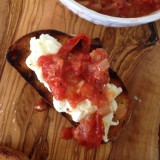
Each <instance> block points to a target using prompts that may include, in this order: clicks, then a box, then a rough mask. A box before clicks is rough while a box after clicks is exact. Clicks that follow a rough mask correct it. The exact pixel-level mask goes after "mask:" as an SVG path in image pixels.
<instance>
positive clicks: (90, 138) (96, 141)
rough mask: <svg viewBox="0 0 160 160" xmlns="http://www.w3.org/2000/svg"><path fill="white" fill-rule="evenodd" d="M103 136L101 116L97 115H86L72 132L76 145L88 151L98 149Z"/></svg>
mask: <svg viewBox="0 0 160 160" xmlns="http://www.w3.org/2000/svg"><path fill="white" fill-rule="evenodd" d="M103 135H104V125H103V123H102V116H101V115H99V114H91V115H88V117H87V118H85V119H84V120H82V121H81V122H80V124H79V125H78V127H77V128H75V129H74V131H73V136H74V138H75V139H77V141H78V143H79V144H80V145H82V146H85V147H87V148H88V149H90V148H93V147H98V146H99V145H100V144H101V142H102V138H103Z"/></svg>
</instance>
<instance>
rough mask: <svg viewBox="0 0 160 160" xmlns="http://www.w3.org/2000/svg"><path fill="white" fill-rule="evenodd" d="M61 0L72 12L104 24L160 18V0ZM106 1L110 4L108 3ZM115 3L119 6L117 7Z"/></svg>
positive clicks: (110, 24) (126, 24)
mask: <svg viewBox="0 0 160 160" xmlns="http://www.w3.org/2000/svg"><path fill="white" fill-rule="evenodd" d="M60 1H61V2H62V3H63V4H64V5H65V6H66V7H67V8H68V9H70V10H71V11H72V12H74V13H75V14H77V15H78V16H80V17H81V18H84V19H85V20H87V21H90V22H93V23H95V24H99V25H104V26H110V27H129V26H136V25H141V24H145V23H149V22H153V21H156V20H159V19H160V0H141V1H139V0H134V1H133V0H130V1H129V0H118V1H115V0H60ZM132 1H133V2H132ZM122 2H123V3H122ZM98 3H101V4H98ZM106 3H110V4H109V5H108V4H107V5H106ZM125 3H126V4H125ZM115 4H116V7H117V8H116V7H115ZM125 5H126V6H125ZM136 5H137V6H136ZM138 5H139V6H138ZM130 6H131V7H130ZM107 7H108V8H107ZM106 8H107V9H106Z"/></svg>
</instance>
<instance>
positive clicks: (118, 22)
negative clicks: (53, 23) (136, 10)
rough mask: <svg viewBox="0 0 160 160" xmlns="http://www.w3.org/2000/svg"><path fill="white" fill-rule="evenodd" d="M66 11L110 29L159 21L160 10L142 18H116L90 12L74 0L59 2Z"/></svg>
mask: <svg viewBox="0 0 160 160" xmlns="http://www.w3.org/2000/svg"><path fill="white" fill-rule="evenodd" d="M60 1H61V3H63V4H64V5H65V6H66V7H67V8H68V9H70V10H71V11H72V12H74V13H75V14H77V15H78V16H80V17H81V18H84V19H85V20H87V21H90V22H93V23H95V24H100V25H104V26H110V27H129V26H136V25H140V24H145V23H149V22H153V21H156V20H158V19H160V10H159V11H156V12H154V13H152V14H150V15H148V16H143V17H139V18H118V17H112V16H107V15H103V14H100V13H97V12H95V11H92V10H90V9H88V8H86V7H84V6H82V5H80V4H79V3H77V2H75V1H74V0H60Z"/></svg>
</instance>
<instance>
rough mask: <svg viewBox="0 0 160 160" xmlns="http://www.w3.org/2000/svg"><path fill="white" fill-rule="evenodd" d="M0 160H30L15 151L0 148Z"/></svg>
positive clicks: (3, 147) (4, 147)
mask: <svg viewBox="0 0 160 160" xmlns="http://www.w3.org/2000/svg"><path fill="white" fill-rule="evenodd" d="M0 160H29V158H28V157H27V156H26V155H24V154H23V153H22V152H19V151H17V150H15V149H12V148H9V147H6V146H0Z"/></svg>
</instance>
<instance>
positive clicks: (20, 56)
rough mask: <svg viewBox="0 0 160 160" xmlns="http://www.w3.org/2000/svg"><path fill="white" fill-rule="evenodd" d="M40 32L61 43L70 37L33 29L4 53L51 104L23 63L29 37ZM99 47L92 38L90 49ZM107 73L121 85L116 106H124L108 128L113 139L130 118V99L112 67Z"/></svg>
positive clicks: (41, 87) (39, 84)
mask: <svg viewBox="0 0 160 160" xmlns="http://www.w3.org/2000/svg"><path fill="white" fill-rule="evenodd" d="M42 33H43V34H49V35H51V36H53V37H54V38H56V39H57V40H58V41H59V42H60V43H61V44H63V43H64V42H66V41H67V40H68V39H69V38H71V37H72V36H70V35H68V34H65V33H62V32H59V31H55V30H39V31H35V32H32V33H29V34H27V35H25V36H23V37H22V38H20V39H19V40H17V41H16V42H15V43H14V44H13V45H12V46H11V47H10V48H9V50H8V52H7V54H6V58H7V60H8V62H9V63H10V64H11V65H12V66H13V67H14V68H15V69H16V70H17V71H18V72H19V73H20V74H21V75H22V77H23V78H24V79H25V80H26V81H27V82H28V83H30V84H31V85H32V87H33V88H34V89H35V90H36V91H37V92H38V93H39V94H40V95H41V96H42V97H43V98H44V100H46V102H47V103H49V104H50V106H53V100H52V98H53V96H52V94H51V93H50V92H49V91H48V89H47V88H46V87H45V86H44V85H43V84H42V83H40V82H39V80H38V79H37V77H36V75H35V73H34V72H33V71H32V70H31V69H29V68H28V67H27V65H26V63H25V61H26V58H27V57H28V56H29V54H30V43H29V42H30V39H31V37H36V38H39V36H40V35H41V34H42ZM100 47H102V44H101V43H100V41H99V39H94V40H92V43H91V49H95V48H100ZM109 74H110V79H111V83H114V84H115V85H116V86H119V87H122V89H123V92H122V93H121V94H120V95H119V96H118V97H117V98H116V101H117V103H118V107H121V106H122V105H123V107H125V109H126V113H125V114H124V115H123V116H122V117H121V118H119V117H118V116H116V114H115V120H118V121H119V125H117V126H111V127H110V130H109V135H108V137H109V139H110V140H113V139H115V138H117V137H118V136H119V135H120V133H121V131H122V130H123V128H125V126H126V124H127V122H128V120H129V118H130V114H131V106H130V99H129V97H128V93H127V90H126V88H125V86H124V84H123V82H122V81H121V80H120V78H119V77H118V76H117V74H116V73H115V72H114V71H113V70H112V69H110V70H109ZM62 114H63V116H65V117H66V118H67V119H68V120H69V121H70V122H71V123H72V124H73V125H74V126H76V125H78V123H76V122H74V121H72V119H71V116H70V115H68V114H66V113H62ZM117 115H118V114H117Z"/></svg>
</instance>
